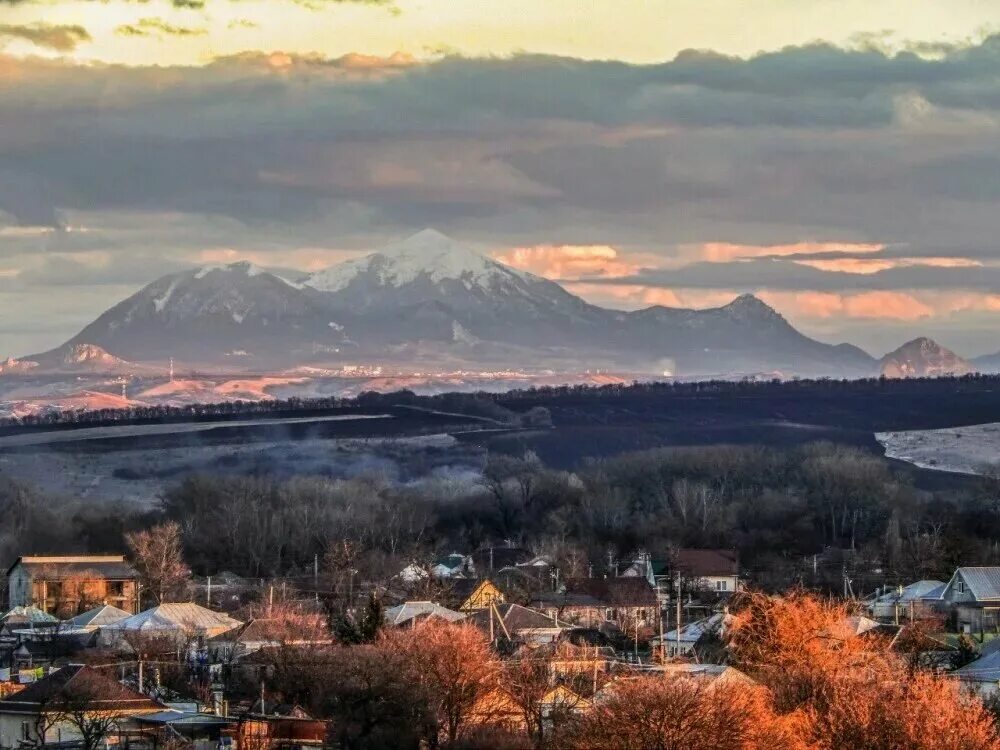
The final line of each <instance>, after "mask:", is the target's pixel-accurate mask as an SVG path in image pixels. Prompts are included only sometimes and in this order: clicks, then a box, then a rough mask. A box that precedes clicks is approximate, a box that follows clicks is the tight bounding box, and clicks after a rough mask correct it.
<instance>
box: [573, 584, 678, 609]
mask: <svg viewBox="0 0 1000 750" xmlns="http://www.w3.org/2000/svg"><path fill="white" fill-rule="evenodd" d="M566 593H567V594H583V595H585V596H591V597H593V598H594V599H596V600H597V601H598V602H600V603H602V604H604V605H606V606H609V607H656V606H657V605H658V601H657V599H656V591H655V590H654V589H653V587H652V586H650V585H649V583H648V582H647V581H646V579H644V578H569V579H567V581H566Z"/></svg>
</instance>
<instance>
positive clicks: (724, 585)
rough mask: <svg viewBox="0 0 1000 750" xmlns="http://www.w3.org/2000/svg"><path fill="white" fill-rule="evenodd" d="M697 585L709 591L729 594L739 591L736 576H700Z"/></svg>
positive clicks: (738, 581) (738, 582) (738, 580)
mask: <svg viewBox="0 0 1000 750" xmlns="http://www.w3.org/2000/svg"><path fill="white" fill-rule="evenodd" d="M697 585H698V587H699V588H703V589H708V590H709V591H717V592H719V593H730V594H731V593H733V592H734V591H739V587H740V579H739V578H738V577H737V576H702V577H701V578H699V579H698V582H697Z"/></svg>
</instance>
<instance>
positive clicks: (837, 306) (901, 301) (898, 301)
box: [760, 291, 935, 321]
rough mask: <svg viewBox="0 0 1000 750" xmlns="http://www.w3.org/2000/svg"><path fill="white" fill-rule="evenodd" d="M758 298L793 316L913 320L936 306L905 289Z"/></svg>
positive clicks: (774, 294)
mask: <svg viewBox="0 0 1000 750" xmlns="http://www.w3.org/2000/svg"><path fill="white" fill-rule="evenodd" d="M760 298H761V299H762V300H764V301H765V302H767V303H768V304H769V305H771V306H772V307H774V308H775V309H777V310H779V311H781V312H783V313H785V314H787V315H789V316H792V317H805V318H823V319H827V318H860V319H865V320H901V321H913V320H920V319H922V318H930V317H933V316H934V315H935V309H934V307H932V306H931V305H929V304H927V303H926V302H924V301H921V300H919V299H917V298H916V297H915V296H913V295H912V294H908V293H905V292H887V291H876V292H860V293H858V294H836V293H833V292H769V291H764V292H761V293H760Z"/></svg>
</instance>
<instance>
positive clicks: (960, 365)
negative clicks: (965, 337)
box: [879, 337, 975, 378]
mask: <svg viewBox="0 0 1000 750" xmlns="http://www.w3.org/2000/svg"><path fill="white" fill-rule="evenodd" d="M974 369H975V368H974V367H973V365H972V364H970V363H969V362H968V361H966V360H964V359H962V358H961V357H959V356H958V355H957V354H955V352H953V351H951V350H950V349H945V348H944V347H943V346H941V345H940V344H938V343H937V342H936V341H933V340H932V339H929V338H924V337H921V338H917V339H914V340H913V341H908V342H907V343H905V344H903V345H902V346H901V347H899V348H898V349H896V350H895V351H893V352H890V353H889V354H886V355H885V356H884V357H883V358H882V360H881V362H879V372H880V373H881V374H882V375H884V376H885V377H887V378H924V377H939V376H942V375H966V374H968V373H970V372H972V371H973V370H974Z"/></svg>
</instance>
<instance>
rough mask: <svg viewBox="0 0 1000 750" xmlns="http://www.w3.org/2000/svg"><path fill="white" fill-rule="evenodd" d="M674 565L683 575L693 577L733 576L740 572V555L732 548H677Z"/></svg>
mask: <svg viewBox="0 0 1000 750" xmlns="http://www.w3.org/2000/svg"><path fill="white" fill-rule="evenodd" d="M673 562H674V566H675V567H676V569H677V570H680V572H681V573H682V574H683V575H687V576H694V577H707V576H735V575H739V573H740V556H739V553H738V552H737V551H736V550H734V549H679V550H677V552H675V553H674V556H673Z"/></svg>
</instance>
